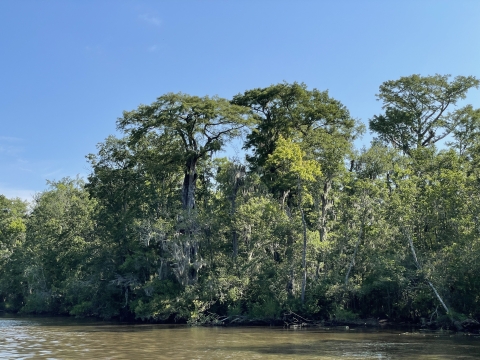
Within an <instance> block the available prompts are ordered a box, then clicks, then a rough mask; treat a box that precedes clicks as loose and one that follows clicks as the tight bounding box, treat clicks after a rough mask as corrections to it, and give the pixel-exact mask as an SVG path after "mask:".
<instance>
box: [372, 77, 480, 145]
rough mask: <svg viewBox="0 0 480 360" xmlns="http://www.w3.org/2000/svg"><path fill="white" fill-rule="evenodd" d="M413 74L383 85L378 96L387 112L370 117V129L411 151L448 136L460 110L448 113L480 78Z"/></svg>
mask: <svg viewBox="0 0 480 360" xmlns="http://www.w3.org/2000/svg"><path fill="white" fill-rule="evenodd" d="M449 77H450V75H444V76H442V75H438V74H437V75H434V76H424V77H422V76H420V75H411V76H406V77H401V78H400V79H398V80H390V81H386V82H384V83H383V84H382V85H380V92H379V94H377V99H378V100H382V101H383V108H384V109H385V114H382V115H376V116H374V117H373V119H371V120H370V122H369V124H370V129H371V130H372V131H374V132H376V133H377V134H378V135H379V138H380V139H381V140H383V141H384V142H386V143H389V144H391V145H392V146H394V147H396V148H398V149H400V150H402V151H404V152H405V153H407V154H409V153H410V150H411V149H415V148H418V147H425V146H428V145H431V144H434V143H436V142H438V141H439V140H442V139H444V138H445V137H446V136H447V135H449V134H450V133H451V132H452V131H453V130H454V129H455V127H456V126H457V124H458V121H459V119H458V116H457V114H458V112H461V111H464V108H462V109H458V110H456V111H453V112H448V111H447V110H450V109H451V108H452V106H455V105H456V103H457V102H458V100H460V99H464V98H465V97H466V93H467V91H468V90H469V89H471V88H472V87H475V88H478V86H479V84H480V81H479V80H478V79H476V78H475V77H473V76H466V77H465V76H457V77H455V79H454V80H453V81H451V82H449V81H448V80H449Z"/></svg>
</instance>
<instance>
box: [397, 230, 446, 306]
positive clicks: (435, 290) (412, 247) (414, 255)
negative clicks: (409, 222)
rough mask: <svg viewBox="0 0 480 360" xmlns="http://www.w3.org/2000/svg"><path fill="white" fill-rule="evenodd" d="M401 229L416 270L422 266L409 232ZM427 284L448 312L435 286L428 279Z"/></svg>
mask: <svg viewBox="0 0 480 360" xmlns="http://www.w3.org/2000/svg"><path fill="white" fill-rule="evenodd" d="M402 230H403V233H404V234H405V236H406V237H407V239H408V244H409V245H410V250H411V251H412V255H413V260H414V261H415V266H416V267H417V269H418V270H422V266H421V265H420V263H419V262H418V259H417V253H416V252H415V248H414V246H413V240H412V237H411V236H410V234H409V233H408V231H407V230H406V229H405V228H403V229H402ZM427 284H428V286H430V287H431V289H432V290H433V292H434V294H435V296H436V297H437V299H438V301H439V302H440V304H442V306H443V308H444V309H445V311H446V312H447V314H448V307H447V305H445V303H444V302H443V299H442V298H441V297H440V294H439V293H438V291H437V289H435V286H433V284H432V283H431V281H430V280H427Z"/></svg>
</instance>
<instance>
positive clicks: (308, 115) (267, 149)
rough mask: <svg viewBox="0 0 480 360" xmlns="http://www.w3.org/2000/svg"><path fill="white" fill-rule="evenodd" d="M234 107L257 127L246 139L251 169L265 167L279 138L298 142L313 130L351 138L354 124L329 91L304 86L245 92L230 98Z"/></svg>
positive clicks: (258, 89) (297, 85)
mask: <svg viewBox="0 0 480 360" xmlns="http://www.w3.org/2000/svg"><path fill="white" fill-rule="evenodd" d="M232 102H233V103H234V104H238V105H242V106H247V107H249V108H250V109H252V111H253V113H254V114H255V117H256V118H257V125H256V127H255V129H254V130H253V131H252V133H251V134H249V135H248V136H247V141H246V143H245V148H246V149H251V150H253V153H252V155H249V156H247V160H248V161H249V162H250V164H251V165H252V166H253V167H254V168H259V167H262V166H264V164H265V162H266V161H267V159H268V155H270V154H272V153H273V151H274V150H275V147H276V144H277V141H278V139H279V138H280V136H283V137H284V138H299V137H303V136H304V135H306V134H307V133H308V132H309V131H312V130H321V131H324V132H327V133H329V134H330V133H333V132H335V131H337V132H340V133H343V134H344V135H345V136H346V137H350V136H352V135H353V132H354V128H355V120H353V119H352V118H351V117H350V114H349V112H348V110H347V109H346V107H345V106H344V105H342V103H340V102H339V101H338V100H335V99H333V98H331V97H330V96H329V95H328V91H319V90H317V89H313V90H308V89H307V86H306V85H305V84H303V83H301V84H299V83H293V84H288V83H281V84H277V85H271V86H269V87H266V88H256V89H253V90H248V91H245V92H244V93H243V94H238V95H236V96H234V97H233V100H232Z"/></svg>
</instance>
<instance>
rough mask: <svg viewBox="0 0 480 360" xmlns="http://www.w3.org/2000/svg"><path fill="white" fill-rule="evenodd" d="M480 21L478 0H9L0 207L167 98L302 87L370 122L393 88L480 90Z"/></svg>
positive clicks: (3, 12)
mask: <svg viewBox="0 0 480 360" xmlns="http://www.w3.org/2000/svg"><path fill="white" fill-rule="evenodd" d="M479 17H480V1H477V0H463V1H462V0H456V1H453V0H451V1H442V0H435V1H433V0H431V1H429V0H422V1H417V0H415V1H413V0H412V1H409V0H402V1H393V0H391V1H389V0H381V1H380V0H378V1H374V0H338V1H333V0H332V1H320V0H317V1H313V0H311V1H306V0H305V1H302V0H300V1H293V0H291V1H281V0H276V1H267V0H263V1H262V0H257V1H247V0H242V1H240V0H237V1H233V0H231V1H227V0H223V1H208V0H204V1H186V0H185V1H141V0H139V1H120V0H115V1H106V0H105V1H93V0H82V1H81V0H77V1H68V0H62V1H54V0H50V1H48V0H31V1H28V0H18V1H15V0H3V1H0V65H1V72H0V124H1V127H0V194H4V195H6V196H7V197H15V196H19V197H21V198H24V199H29V198H31V196H32V195H33V194H34V193H35V192H39V191H42V190H44V189H45V188H46V180H47V179H49V180H59V179H61V178H62V177H65V176H72V177H75V176H76V175H77V174H79V175H80V176H83V177H86V175H87V174H88V173H89V172H90V169H89V166H88V163H87V162H86V160H85V155H87V154H88V153H92V152H95V151H96V147H95V145H96V144H97V143H99V142H101V141H103V140H104V139H105V138H106V137H107V136H108V135H109V134H114V133H115V132H116V130H115V121H116V119H117V118H118V117H119V116H121V114H122V111H123V110H132V109H134V108H136V107H137V106H138V105H139V104H141V103H145V104H149V103H151V102H153V101H154V100H155V98H156V97H158V96H160V95H162V94H164V93H167V92H179V91H181V92H184V93H188V94H192V95H200V96H203V95H219V96H223V97H227V98H229V97H231V96H233V95H235V94H237V93H239V92H243V91H245V90H247V89H251V88H255V87H264V86H268V85H271V84H276V83H279V82H282V81H287V82H293V81H298V82H305V83H306V84H307V85H308V87H309V88H317V89H319V90H326V89H328V90H329V92H330V95H331V96H332V97H334V98H336V99H338V100H340V101H341V102H342V103H343V104H344V105H346V106H347V108H348V109H349V110H350V112H351V115H352V116H353V117H355V118H357V119H360V120H362V121H364V122H365V123H368V119H369V118H371V117H372V116H373V115H375V114H378V113H380V110H381V109H380V103H379V102H377V101H376V100H375V94H376V93H377V90H378V87H379V85H380V84H381V83H382V82H383V81H386V80H395V79H398V78H399V77H400V76H408V75H411V74H421V75H433V74H435V73H439V74H452V75H453V76H456V75H474V76H476V77H478V78H480V21H479ZM466 102H467V103H471V104H473V105H474V107H476V108H478V107H480V91H479V90H471V91H470V92H469V94H468V98H467V101H466ZM369 139H370V137H369V135H368V134H366V136H365V137H364V140H363V141H364V142H366V143H368V141H369ZM359 145H360V144H359Z"/></svg>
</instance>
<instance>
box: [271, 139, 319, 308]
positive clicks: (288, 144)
mask: <svg viewBox="0 0 480 360" xmlns="http://www.w3.org/2000/svg"><path fill="white" fill-rule="evenodd" d="M266 165H267V166H269V165H270V166H275V167H276V168H277V169H278V170H279V171H278V172H279V174H280V175H281V178H280V179H278V180H277V181H280V182H282V183H283V182H285V183H286V184H289V183H290V185H289V186H288V185H287V186H288V187H289V188H291V187H293V184H296V187H297V194H298V208H299V210H300V214H301V219H302V227H303V252H302V268H303V279H302V293H301V301H302V304H303V303H304V302H305V289H306V284H307V223H306V220H305V213H304V210H303V203H304V202H308V198H310V199H311V196H309V194H308V193H305V191H304V187H305V185H306V183H308V182H310V183H312V182H314V181H315V179H316V177H318V176H320V175H321V173H322V172H321V170H320V165H319V164H318V163H317V162H316V161H315V160H308V159H306V154H305V152H304V151H302V149H301V148H300V146H299V145H298V144H295V143H294V142H292V141H291V140H288V139H284V138H283V136H281V135H280V137H279V139H278V144H277V146H276V149H275V151H274V152H273V153H272V154H271V155H269V157H268V160H267V163H266Z"/></svg>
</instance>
